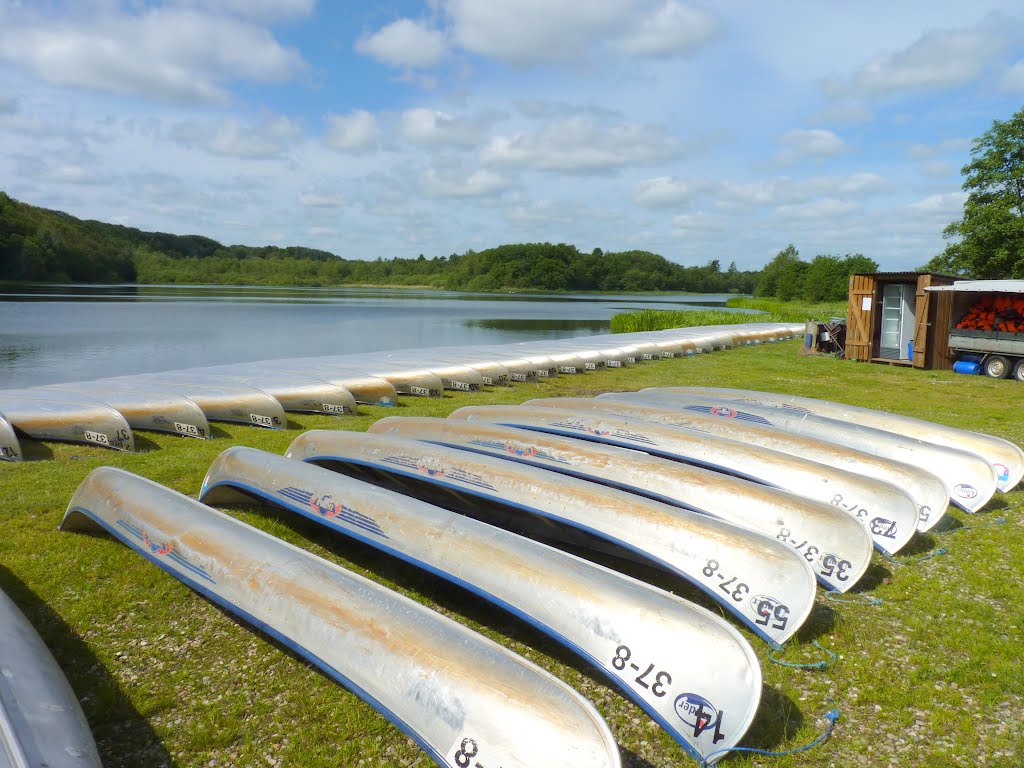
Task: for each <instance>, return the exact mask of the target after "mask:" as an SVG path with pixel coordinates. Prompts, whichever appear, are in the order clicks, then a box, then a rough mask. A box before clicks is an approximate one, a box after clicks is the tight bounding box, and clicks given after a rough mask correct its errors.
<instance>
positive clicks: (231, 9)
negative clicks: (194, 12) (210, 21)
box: [173, 0, 316, 21]
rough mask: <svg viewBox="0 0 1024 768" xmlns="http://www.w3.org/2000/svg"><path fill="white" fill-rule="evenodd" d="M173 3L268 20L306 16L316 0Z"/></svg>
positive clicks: (183, 0) (189, 0)
mask: <svg viewBox="0 0 1024 768" xmlns="http://www.w3.org/2000/svg"><path fill="white" fill-rule="evenodd" d="M173 5H180V6H186V7H191V8H198V9H200V10H203V9H205V10H206V11H210V12H217V13H226V14H230V15H232V16H242V17H244V18H249V19H261V20H267V21H270V20H273V19H294V18H299V17H302V16H308V15H309V14H311V13H312V12H313V9H314V8H315V7H316V0H174V2H173Z"/></svg>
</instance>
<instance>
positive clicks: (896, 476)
mask: <svg viewBox="0 0 1024 768" xmlns="http://www.w3.org/2000/svg"><path fill="white" fill-rule="evenodd" d="M526 405H528V406H531V407H540V408H557V409H558V410H562V411H574V412H577V413H587V412H590V413H594V414H607V415H610V416H620V417H623V418H629V419H639V420H642V421H649V422H651V423H656V424H663V425H665V426H671V427H675V428H677V429H681V430H683V431H686V432H690V433H692V434H704V435H708V436H712V437H717V438H719V439H720V440H727V441H729V442H730V443H732V444H736V443H744V444H746V445H749V446H751V447H753V448H757V449H765V450H771V451H776V452H778V453H785V454H788V455H790V456H793V457H795V458H801V459H806V460H808V461H813V462H814V463H816V464H818V465H821V466H827V467H832V468H834V469H841V470H845V471H847V472H853V473H856V474H859V475H863V476H865V477H871V478H874V479H875V480H881V481H882V482H885V483H889V484H891V485H894V486H896V487H897V488H900V489H901V490H903V491H904V492H905V493H906V494H907V495H909V496H910V497H911V498H912V499H914V501H915V502H917V506H918V520H917V523H916V526H915V527H916V528H917V529H918V530H927V529H929V528H931V527H932V526H934V525H935V524H936V523H937V522H938V520H939V519H940V518H941V517H942V515H943V514H945V511H946V508H947V507H948V506H949V495H948V494H947V493H946V486H945V484H944V483H943V482H942V480H941V479H939V478H938V477H936V476H935V475H933V474H931V473H930V472H927V471H925V470H922V469H919V468H918V467H911V466H909V465H907V464H902V463H900V462H897V461H892V460H891V459H883V458H880V457H878V456H875V455H873V454H870V453H865V452H863V451H857V450H854V449H853V448H847V447H846V446H842V445H836V444H835V443H831V442H828V441H827V440H819V439H816V438H811V437H804V436H802V435H794V434H790V433H786V432H782V431H780V430H778V429H773V428H771V427H764V426H760V425H756V424H747V423H746V422H737V421H736V420H735V419H723V418H719V417H716V416H711V415H709V414H706V413H705V414H700V413H694V412H693V411H683V410H678V409H672V408H664V407H658V406H656V405H650V404H644V403H639V402H621V401H616V400H611V399H600V400H599V399H596V398H584V397H576V398H573V397H566V398H551V399H548V400H531V401H528V402H527V403H526Z"/></svg>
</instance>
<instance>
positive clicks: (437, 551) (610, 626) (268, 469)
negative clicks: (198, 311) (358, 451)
mask: <svg viewBox="0 0 1024 768" xmlns="http://www.w3.org/2000/svg"><path fill="white" fill-rule="evenodd" d="M252 499H256V500H258V501H261V502H264V503H268V504H273V505H275V506H277V507H280V508H283V509H287V510H289V511H291V512H294V513H297V514H299V515H302V516H303V517H306V518H308V519H310V520H313V521H314V522H317V523H319V524H321V525H324V526H326V527H327V528H330V529H331V530H333V531H335V532H337V533H341V534H343V535H346V536H349V537H352V538H354V539H357V540H358V541H361V542H363V543H365V544H368V545H370V546H372V547H375V548H377V549H380V550H382V551H384V552H387V553H389V554H391V555H395V556H397V557H399V558H401V559H403V560H405V561H407V562H410V563H412V564H413V565H416V566H418V567H420V568H424V569H426V570H428V571H430V572H431V573H434V574H436V575H439V576H441V577H443V578H446V579H448V580H450V581H452V582H454V583H456V584H458V585H460V586H463V587H465V588H467V589H469V590H470V591H471V592H473V593H475V594H477V595H479V596H481V597H483V598H484V599H486V600H489V601H490V602H492V603H494V604H496V605H498V606H499V607H501V608H503V609H506V610H508V611H510V612H511V613H513V614H515V615H516V616H518V617H519V618H522V619H524V620H525V621H527V622H529V623H530V624H532V625H534V626H535V627H537V628H538V629H540V630H541V631H543V632H545V633H546V634H548V635H550V636H551V637H553V638H554V639H555V640H557V641H559V642H561V643H563V644H564V645H566V646H567V647H568V648H570V649H571V650H573V651H575V652H577V653H579V654H580V655H581V656H582V658H584V659H585V660H586V661H587V662H589V663H590V664H592V665H593V666H595V667H596V668H598V669H600V670H601V671H602V672H604V674H605V675H606V676H608V677H609V678H611V680H612V681H613V682H615V683H616V684H617V685H618V686H619V687H620V688H621V689H622V690H623V691H624V692H625V693H626V694H627V695H629V696H630V697H631V698H632V699H633V700H634V701H636V703H637V704H639V705H640V706H641V707H642V708H643V709H644V710H645V711H646V712H647V713H648V714H649V715H651V717H653V718H654V719H655V720H657V721H658V723H659V724H660V725H661V726H662V727H663V728H664V729H665V730H666V731H667V732H668V733H670V734H671V735H672V737H673V738H675V739H676V740H677V741H678V742H679V743H680V744H681V745H682V746H683V747H684V748H685V749H686V750H687V751H688V752H690V754H691V755H693V756H694V757H695V758H697V759H698V760H702V759H703V758H704V757H706V756H707V755H709V754H710V753H711V752H715V751H721V750H728V749H729V748H730V747H732V746H735V744H736V743H737V741H738V740H739V739H740V738H741V737H742V735H743V733H744V732H745V731H746V729H747V726H748V725H749V724H750V722H751V720H752V718H753V717H754V714H755V713H756V711H757V706H758V702H759V700H760V696H761V670H760V668H759V666H758V663H757V657H756V656H755V655H754V652H753V650H752V649H751V648H750V645H749V644H748V643H747V641H746V640H744V639H743V637H742V636H741V635H740V634H739V632H737V631H736V630H735V629H733V628H732V627H731V626H730V625H729V624H728V623H727V622H726V621H724V620H723V619H720V618H719V617H717V616H715V615H714V614H712V613H710V612H709V611H706V610H704V609H703V608H699V607H698V606H695V605H693V604H691V603H687V602H686V601H684V600H682V599H680V598H678V597H675V596H674V595H672V594H670V593H668V592H664V591H662V590H660V589H657V588H655V587H651V586H649V585H647V584H644V583H643V582H640V581H637V580H635V579H631V578H629V577H627V576H623V575H622V574H619V573H617V572H616V571H612V570H609V569H608V568H604V567H602V566H600V565H596V564H594V563H591V562H589V561H587V560H583V559H581V558H578V557H575V556H573V555H570V554H568V553H565V552H562V551H561V550H558V549H554V548H552V547H548V546H546V545H544V544H540V543H538V542H536V541H533V540H532V539H528V538H525V537H523V536H518V535H516V534H514V533H510V532H508V531H505V530H503V529H501V528H496V527H494V526H491V525H488V524H486V523H482V522H479V521H477V520H474V519H473V518H470V517H466V516H464V515H459V514H456V513H454V512H450V511H448V510H446V509H441V508H440V507H436V506H433V505H431V504H427V503H425V502H422V501H419V500H417V499H413V498H409V497H408V496H403V495H401V494H398V493H394V492H391V491H388V490H385V489H382V488H377V487H375V486H372V485H369V484H368V483H364V482H362V481H360V480H356V479H353V478H350V477H346V476H344V475H339V474H337V473H335V472H331V471H330V470H327V469H323V468H322V467H318V466H315V465H313V464H307V463H305V462H301V461H293V460H291V459H286V458H284V457H281V456H277V455H274V454H270V453H265V452H263V451H258V450H255V449H253V448H241V447H235V448H229V449H227V450H226V451H224V453H222V454H221V455H220V456H218V457H217V459H216V460H215V461H214V462H213V464H212V466H211V467H210V471H209V472H208V473H207V474H206V478H205V479H204V481H203V488H202V491H201V492H200V500H201V501H203V502H205V503H207V504H218V505H219V504H232V503H236V502H243V503H250V502H251V500H252ZM641 661H643V662H646V663H644V665H643V666H640V662H641ZM627 662H628V663H627ZM647 664H652V665H653V666H652V667H651V668H650V669H649V670H647V671H646V672H645V668H646V667H647ZM633 667H636V669H635V670H634V669H633ZM637 673H641V674H637ZM681 700H686V701H705V702H709V705H708V707H707V711H708V713H709V714H710V715H711V719H715V717H716V715H715V714H711V713H718V712H722V713H724V714H723V715H722V718H721V720H720V721H717V725H716V726H715V727H710V722H711V721H710V720H709V722H708V724H709V727H708V728H695V724H694V723H693V722H692V718H681V717H680V716H679V712H678V710H677V706H678V702H680V701H681ZM687 714H689V713H687ZM687 720H690V721H691V722H687ZM695 734H696V735H695Z"/></svg>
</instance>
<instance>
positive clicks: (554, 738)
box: [61, 467, 621, 768]
mask: <svg viewBox="0 0 1024 768" xmlns="http://www.w3.org/2000/svg"><path fill="white" fill-rule="evenodd" d="M61 528H62V529H63V530H86V531H96V530H104V531H106V532H108V533H110V534H112V535H113V536H115V537H116V538H118V539H119V540H120V541H122V542H123V543H125V544H127V545H128V546H129V547H130V548H132V549H133V550H135V551H136V552H138V553H139V554H141V555H142V556H143V557H145V558H146V559H148V560H150V561H151V562H153V563H155V564H156V565H158V566H160V567H161V568H163V569H164V570H165V571H167V572H168V573H170V574H172V575H173V576H175V577H176V578H178V579H180V580H181V581H183V582H185V583H186V584H188V585H190V586H191V587H192V588H194V589H196V590H197V591H199V592H201V593H202V594H204V595H206V596H207V597H208V598H210V599H211V600H213V601H214V602H215V603H217V604H218V605H220V606H222V607H223V608H224V609H226V610H228V611H230V612H232V613H235V614H237V615H239V616H241V617H242V618H244V619H246V620H247V621H249V622H251V623H253V624H254V625H256V626H257V627H259V628H261V629H263V630H264V631H266V632H267V633H268V634H270V635H271V636H273V637H275V638H277V639H278V640H280V641H281V642H283V643H284V644H285V645H287V646H289V647H290V648H292V649H294V650H295V651H296V652H297V653H299V654H300V655H302V656H303V657H304V658H306V659H308V660H309V661H310V662H312V663H313V664H316V665H317V666H318V667H320V668H321V669H322V670H323V671H324V672H326V673H327V674H328V675H330V676H331V677H332V678H334V679H336V680H338V681H339V682H341V683H342V684H344V685H346V686H348V687H349V688H350V689H352V690H353V691H354V692H356V693H357V694H359V695H360V696H361V697H362V698H364V699H365V700H366V701H368V702H369V703H370V704H372V705H373V706H374V707H375V708H376V709H378V711H380V712H381V713H382V714H383V715H385V716H386V717H387V718H388V719H390V720H391V721H392V722H394V723H395V725H397V726H398V727H399V728H401V729H402V730H403V731H404V732H405V733H406V734H408V735H409V736H410V737H411V738H413V739H415V740H416V741H417V742H418V743H419V744H420V745H421V746H422V747H423V749H424V750H425V751H426V752H427V753H428V754H429V755H430V757H431V758H432V759H433V760H434V761H436V762H437V763H438V764H439V765H441V766H445V768H466V766H467V765H469V760H470V759H473V760H476V761H477V762H478V763H480V764H481V765H486V766H491V765H494V766H501V767H502V768H527V767H529V768H544V767H546V766H550V765H551V764H552V756H556V758H555V759H556V760H557V764H558V765H560V766H566V768H620V766H621V761H620V757H619V751H618V748H617V746H616V744H615V741H614V739H613V738H612V735H611V733H610V731H609V730H608V727H607V726H606V725H605V723H604V722H603V721H602V720H601V718H600V716H599V715H598V713H597V711H596V710H595V709H594V708H593V707H592V706H591V705H590V704H589V703H588V702H586V701H585V700H584V699H583V698H582V697H580V696H579V695H578V694H577V693H576V692H575V691H573V690H571V689H570V688H569V687H568V686H566V685H565V684H564V683H562V682H561V681H559V680H557V679H556V678H554V677H553V676H551V675H550V674H548V673H547V672H545V671H543V670H541V669H540V668H538V667H535V666H534V665H533V664H531V663H529V662H527V661H526V660H524V659H522V658H521V657H519V656H517V655H515V654H513V653H512V652H511V651H508V650H506V649H505V648H503V647H501V646H499V645H497V644H496V643H494V642H492V641H490V640H487V639H486V638H483V637H481V636H480V635H477V634H476V633H474V632H472V631H470V630H468V629H466V628H465V627H463V626H461V625H459V624H456V623H455V622H453V621H451V620H449V619H447V618H445V617H443V616H441V615H440V614H437V613H435V612H434V611H431V610H429V609H428V608H426V607H424V606H422V605H420V604H419V603H416V602H414V601H412V600H409V599H408V598H405V597H402V596H401V595H398V594H396V593H394V592H392V591H390V590H388V589H385V588H384V587H382V586H380V585H379V584H376V583H375V582H372V581H369V580H367V579H364V578H362V577H360V576H356V575H355V574H353V573H350V572H349V571H346V570H344V569H343V568H340V567H338V566H336V565H333V564H332V563H328V562H327V561H325V560H322V559H320V558H318V557H315V556H313V555H311V554H309V553H308V552H306V551H304V550H301V549H298V548H297V547H293V546H291V545H289V544H286V543H285V542H283V541H280V540H279V539H276V538H274V537H273V536H270V535H269V534H266V533H263V532H262V531H258V530H256V529H255V528H251V527H250V526H247V525H245V524H243V523H241V522H239V521H237V520H235V519H233V518H231V517H228V516H227V515H224V514H221V513H220V512H217V511H216V510H214V509H211V508H210V507H207V506H205V505H203V504H200V503H199V502H197V501H194V500H192V499H189V498H188V497H186V496H183V495H181V494H179V493H176V492H175V491H172V490H170V489H168V488H164V487H163V486H160V485H157V484H156V483H153V482H151V481H149V480H145V479H144V478H141V477H138V476H136V475H132V474H130V473H127V472H124V471H121V470H117V469H113V468H110V467H101V468H100V469H97V470H94V471H93V473H92V474H90V475H89V476H88V477H87V478H86V479H85V480H84V481H83V482H82V484H81V486H79V488H78V491H77V492H76V493H75V495H74V497H73V498H72V499H71V503H70V505H69V507H68V511H67V513H66V514H65V516H64V520H63V522H62V523H61ZM254 585H258V587H257V588H254Z"/></svg>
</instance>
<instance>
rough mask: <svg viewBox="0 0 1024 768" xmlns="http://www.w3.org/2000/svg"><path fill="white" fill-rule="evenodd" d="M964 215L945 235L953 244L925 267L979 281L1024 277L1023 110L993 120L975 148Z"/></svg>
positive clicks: (966, 173) (966, 182)
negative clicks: (974, 278) (1007, 116)
mask: <svg viewBox="0 0 1024 768" xmlns="http://www.w3.org/2000/svg"><path fill="white" fill-rule="evenodd" d="M960 173H961V174H963V176H964V184H963V188H964V191H965V192H967V193H968V194H967V200H966V201H965V202H964V215H963V218H962V219H961V220H960V221H954V222H953V223H952V224H950V225H949V226H948V227H946V229H945V230H944V231H943V233H942V234H943V236H944V237H946V238H947V239H949V240H951V241H952V242H950V243H949V245H947V246H946V249H945V251H943V252H942V253H941V254H939V255H938V256H936V257H935V258H934V259H932V260H931V261H930V262H928V264H927V265H926V268H927V269H929V270H933V271H945V272H953V273H955V274H961V275H972V276H973V277H977V278H1007V277H1018V278H1019V277H1024V108H1022V109H1021V110H1020V111H1018V112H1017V113H1016V114H1014V115H1013V117H1011V118H1010V119H1009V120H1005V121H1000V120H995V121H993V123H992V127H991V128H989V129H988V130H987V131H986V132H985V133H984V134H983V135H982V136H981V137H980V138H977V139H975V140H974V144H973V146H972V148H971V162H970V163H968V164H967V165H965V166H964V167H963V168H962V169H961V170H960Z"/></svg>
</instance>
